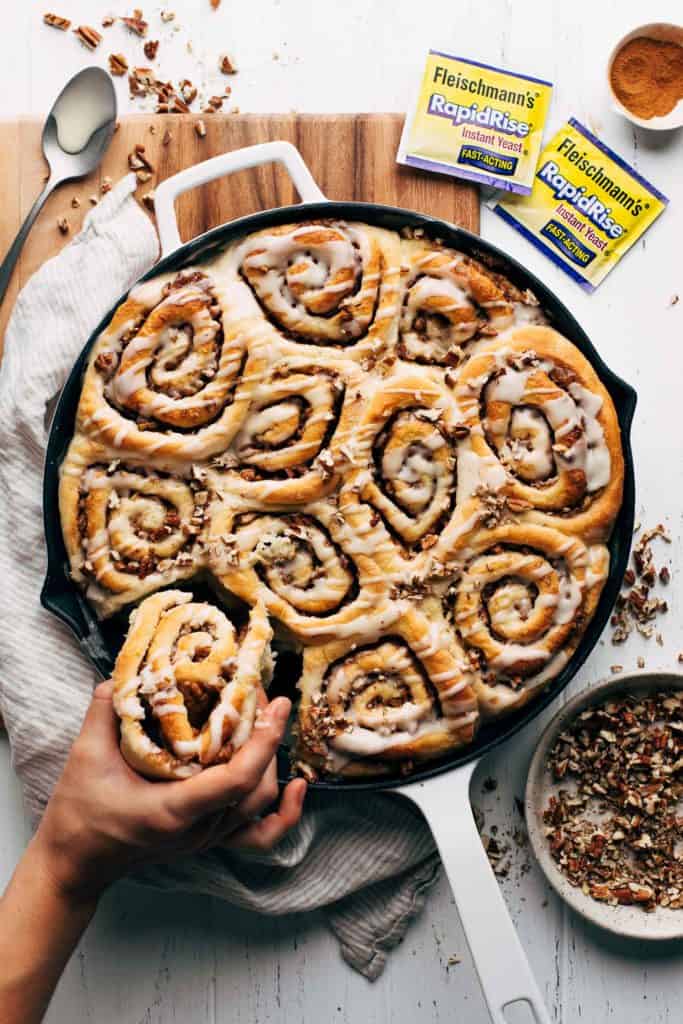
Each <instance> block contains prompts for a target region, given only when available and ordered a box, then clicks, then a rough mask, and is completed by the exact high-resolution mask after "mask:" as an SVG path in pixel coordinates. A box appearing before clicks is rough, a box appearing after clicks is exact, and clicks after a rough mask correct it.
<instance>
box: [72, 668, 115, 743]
mask: <svg viewBox="0 0 683 1024" xmlns="http://www.w3.org/2000/svg"><path fill="white" fill-rule="evenodd" d="M113 693H114V684H113V682H112V680H111V679H107V681H106V682H104V683H100V684H99V685H98V686H96V687H95V689H94V691H93V695H92V700H91V701H90V706H89V708H88V710H87V711H86V714H85V718H84V719H83V725H82V726H81V735H87V736H90V737H91V738H92V739H94V740H95V741H100V742H108V743H111V742H112V740H113V741H114V742H115V743H118V726H117V720H116V713H115V711H114V705H113V703H112V695H113Z"/></svg>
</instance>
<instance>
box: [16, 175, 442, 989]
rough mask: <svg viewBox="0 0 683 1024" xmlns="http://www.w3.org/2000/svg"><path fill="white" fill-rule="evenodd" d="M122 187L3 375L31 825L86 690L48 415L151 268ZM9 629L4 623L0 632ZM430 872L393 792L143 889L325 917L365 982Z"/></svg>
mask: <svg viewBox="0 0 683 1024" xmlns="http://www.w3.org/2000/svg"><path fill="white" fill-rule="evenodd" d="M134 188H135V179H134V177H133V176H132V175H131V176H129V177H128V178H126V179H125V180H124V181H122V182H121V183H120V184H119V185H118V186H117V187H116V188H115V189H113V190H112V191H111V192H110V193H109V195H108V196H107V197H106V198H105V199H104V200H103V201H102V202H101V203H100V204H99V205H98V206H97V207H96V208H95V209H94V210H93V211H92V212H91V213H90V214H89V215H88V217H87V218H86V221H85V224H84V227H83V230H82V232H81V233H80V234H79V235H78V236H77V237H76V238H74V240H73V241H72V242H71V244H70V245H68V246H67V247H66V248H65V249H64V250H63V251H62V252H61V253H60V254H59V256H57V257H56V258H55V259H52V260H50V261H49V262H47V263H46V264H45V265H44V266H43V267H42V268H41V269H40V270H39V271H38V273H37V274H36V275H35V276H34V277H33V278H32V279H31V280H30V281H29V283H28V284H27V285H26V287H25V288H24V290H23V291H22V293H21V295H20V296H19V298H18V300H17V303H16V306H15V309H14V312H13V314H12V319H11V321H10V324H9V327H8V329H7V334H6V339H5V357H4V361H3V364H2V368H1V369H0V455H1V458H0V480H1V481H2V493H3V495H4V496H10V495H11V499H9V500H8V499H7V497H5V498H4V499H3V501H2V502H1V503H0V573H2V579H3V586H2V587H0V621H2V622H3V623H4V624H5V625H4V628H3V629H2V631H0V715H2V717H3V718H4V720H5V724H6V727H7V730H8V733H9V737H10V741H11V745H12V754H13V763H14V766H15V768H16V771H17V773H18V775H19V777H20V779H21V782H22V785H23V790H24V795H25V798H26V803H27V806H28V809H29V811H30V813H31V815H32V816H33V817H34V818H35V817H38V816H39V815H40V813H41V811H42V809H43V807H44V806H45V803H46V801H47V799H48V797H49V795H50V792H51V791H52V788H53V786H54V783H55V781H56V779H57V776H58V774H59V772H60V770H61V767H62V764H63V762H64V759H65V757H66V754H67V751H68V749H69V746H70V744H71V742H72V740H73V738H74V736H75V735H76V733H77V732H78V729H79V727H80V723H81V720H82V717H83V714H84V712H85V709H86V707H87V704H88V702H89V699H90V693H91V689H92V686H93V684H94V683H95V681H96V680H95V675H94V672H93V669H92V668H91V666H90V665H89V663H88V662H87V661H86V660H85V658H84V656H83V654H82V653H81V651H80V650H79V648H78V646H77V644H76V643H75V641H74V640H73V638H72V637H71V635H70V634H69V633H68V631H67V630H66V628H65V627H64V626H63V625H62V624H61V623H60V622H58V621H57V620H56V619H54V618H53V617H52V616H51V615H50V614H49V613H48V612H46V611H44V609H43V608H42V607H41V605H40V601H39V595H40V589H41V586H42V582H43V577H44V574H45V549H44V540H43V526H42V470H43V455H44V448H45V441H46V428H45V420H46V404H47V403H48V402H49V401H50V399H51V398H52V397H53V396H54V394H55V392H57V391H58V390H59V388H60V387H61V386H62V385H63V383H64V380H65V378H66V375H67V373H68V371H69V369H70V368H71V365H72V364H73V362H74V360H75V358H76V356H77V355H78V352H79V350H80V349H81V347H82V345H83V344H84V342H85V341H86V339H87V338H88V336H89V335H90V333H91V332H92V331H93V330H94V328H95V327H96V326H97V324H98V323H99V321H100V320H101V318H102V317H103V316H104V315H105V313H106V312H107V310H108V309H110V308H111V307H112V305H113V304H114V303H115V302H116V301H117V300H118V299H119V297H120V295H121V294H122V293H124V292H125V291H126V290H127V289H128V288H130V286H131V285H132V284H133V282H134V281H135V280H136V279H137V278H138V277H139V276H140V275H141V274H143V273H144V272H145V271H146V270H147V269H148V268H149V267H150V266H152V265H153V263H154V261H155V260H156V258H157V251H158V248H157V240H156V235H155V233H154V231H153V229H152V226H151V224H150V222H149V220H148V219H147V217H146V216H145V215H144V213H143V212H142V211H141V210H140V209H139V207H138V206H137V203H136V202H135V200H134V198H133V196H132V192H133V190H134ZM9 624H11V626H10V625H9ZM438 870H439V860H438V855H437V854H436V851H435V847H434V843H433V840H432V837H431V834H430V832H429V830H428V828H427V826H426V824H425V822H424V820H423V819H422V817H421V815H420V813H419V812H418V811H417V810H416V809H415V808H414V807H413V806H412V804H410V803H409V802H408V801H407V800H404V799H403V798H401V797H398V796H392V795H382V794H377V795H374V794H366V793H364V794H363V796H362V799H358V798H357V797H355V796H354V795H353V794H350V795H347V794H343V793H339V794H334V793H330V794H325V793H322V794H321V793H311V794H310V795H309V798H308V800H307V804H306V809H305V814H304V817H303V820H302V821H301V823H300V825H299V827H298V828H297V829H296V830H294V832H292V833H291V834H290V835H288V836H287V837H286V838H285V839H284V840H283V841H282V842H281V843H280V844H279V845H278V846H277V848H276V849H275V850H273V851H272V852H271V853H269V854H266V855H263V854H260V855H259V856H249V855H246V854H236V853H227V852H225V851H220V850H214V851H212V852H209V853H207V854H205V855H203V856H201V857H196V858H193V859H188V860H186V861H182V862H177V863H174V864H173V865H172V866H165V867H155V868H149V869H146V870H145V871H144V872H143V873H141V874H140V875H139V876H137V877H138V880H139V881H141V882H143V883H145V884H151V885H154V886H156V887H159V888H163V889H184V890H189V891H192V892H200V893H208V894H211V895H213V896H218V897H220V898H221V899H225V900H228V901H230V902H232V903H236V904H239V905H240V906H242V907H248V908H250V909H251V910H255V911H259V912H261V913H265V914H288V913H292V912H295V911H308V910H313V909H315V908H320V907H322V908H325V910H326V913H327V917H328V920H329V923H330V927H331V928H332V929H333V931H334V932H335V934H336V935H337V937H338V939H339V942H340V946H341V950H342V953H343V955H344V957H345V958H346V960H347V961H348V962H349V963H350V964H351V965H352V966H353V967H355V968H356V969H357V970H359V971H361V972H362V973H363V974H364V975H365V976H366V977H368V978H372V979H374V978H376V977H378V975H379V974H380V973H381V971H382V968H383V966H384V963H385V959H386V954H387V952H388V951H389V950H390V949H391V948H392V947H393V946H395V945H396V944H397V943H398V942H399V941H400V940H401V938H402V937H403V935H404V933H405V930H406V928H407V927H408V924H409V922H410V920H411V919H412V917H413V916H414V915H415V914H416V913H417V912H418V911H419V910H420V908H421V907H422V906H423V904H424V901H425V898H426V895H427V892H428V891H429V889H430V887H431V886H432V885H433V883H434V881H435V879H436V876H437V873H438Z"/></svg>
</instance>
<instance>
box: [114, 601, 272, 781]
mask: <svg viewBox="0 0 683 1024" xmlns="http://www.w3.org/2000/svg"><path fill="white" fill-rule="evenodd" d="M271 637H272V630H271V628H270V625H269V623H268V618H267V616H266V614H265V612H264V611H263V609H262V608H261V607H256V608H254V609H253V610H252V612H251V615H250V616H249V622H248V624H247V625H246V627H245V628H244V630H242V631H241V632H238V631H237V630H236V629H235V627H234V625H233V624H232V622H230V620H229V619H228V618H227V616H226V615H225V614H224V612H222V611H221V610H220V609H219V608H215V607H214V606H213V605H210V604H206V603H205V602H195V601H193V600H192V595H191V594H188V593H184V592H183V591H180V590H166V591H164V592H163V593H161V594H155V595H154V596H153V597H148V598H147V599H146V600H145V601H143V602H142V604H141V605H140V607H139V608H137V609H136V610H135V611H134V612H133V613H132V614H131V621H130V629H129V631H128V636H127V638H126V641H125V643H124V645H123V647H122V648H121V651H120V653H119V656H118V658H117V659H116V666H115V668H114V674H113V679H114V708H115V710H116V712H117V714H118V715H119V718H120V720H121V752H122V754H123V756H124V757H125V758H126V760H127V761H128V763H129V764H130V765H131V767H133V768H135V769H136V771H138V772H140V774H142V775H146V776H148V777H149V778H157V779H182V778H187V777H188V776H190V775H194V774H196V773H197V772H199V771H201V770H202V769H203V768H206V767H208V766H209V765H213V764H220V763H223V762H226V761H229V760H230V758H231V757H232V755H233V754H234V753H235V752H236V751H237V750H239V748H240V747H241V746H242V745H243V744H244V743H245V742H246V740H247V739H248V738H249V736H250V734H251V730H252V726H253V724H254V718H255V715H256V707H257V701H258V693H259V689H260V687H261V686H262V685H267V684H268V682H269V681H270V678H271V675H272V658H271V653H270V640H271Z"/></svg>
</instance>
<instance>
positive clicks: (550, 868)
mask: <svg viewBox="0 0 683 1024" xmlns="http://www.w3.org/2000/svg"><path fill="white" fill-rule="evenodd" d="M647 690H683V675H678V674H676V673H673V672H636V673H634V674H633V675H628V676H620V677H619V678H618V679H610V680H608V681H607V682H604V683H599V684H598V685H597V686H590V687H588V689H586V690H582V692H581V693H579V694H577V696H576V697H574V698H572V700H570V701H568V702H567V704H565V705H564V707H563V708H562V709H561V710H560V711H558V713H557V714H556V715H555V717H554V718H553V719H552V721H551V722H550V724H549V725H548V727H547V728H546V730H545V732H544V733H543V735H542V736H541V739H540V741H539V743H538V746H537V747H536V750H535V751H534V756H533V758H532V759H531V765H530V767H529V777H528V779H527V784H526V794H525V801H524V811H525V815H526V824H527V829H528V832H529V841H530V843H531V848H532V849H533V851H534V854H535V856H536V859H537V861H538V863H539V864H540V866H541V868H542V869H543V871H544V873H545V876H546V878H547V879H548V881H549V882H550V884H551V885H552V887H553V888H554V889H555V891H556V892H557V894H558V895H559V896H561V897H562V899H563V900H565V902H566V903H568V904H569V906H570V907H571V908H572V909H573V910H575V911H576V912H577V913H578V914H581V916H582V917H585V918H586V919H587V920H588V921H591V922H592V923H593V924H597V925H599V926H600V927H601V928H606V929H607V930H608V931H610V932H614V933H615V934H616V935H620V936H625V937H628V938H633V939H651V940H658V941H661V940H663V939H682V938H683V910H669V909H667V908H666V907H657V909H656V910H654V911H652V912H651V913H647V912H646V911H644V910H641V909H640V907H637V906H636V907H634V906H618V907H611V906H608V905H607V904H606V903H600V902H599V901H598V900H594V899H592V897H590V896H586V894H585V893H584V892H582V891H581V889H578V888H576V887H575V886H573V885H570V884H569V882H568V880H567V879H566V878H565V876H564V875H563V874H562V872H561V871H560V869H559V868H558V866H557V864H556V863H555V861H554V860H553V858H552V855H551V853H550V846H549V844H548V840H547V839H546V837H545V836H544V834H543V827H544V826H543V809H544V807H546V806H547V804H548V798H549V797H550V795H551V794H552V793H555V792H557V790H558V789H559V785H558V784H557V782H555V781H554V779H553V777H552V774H551V772H550V771H549V769H548V768H547V767H546V762H547V760H548V755H549V753H550V751H551V750H552V747H553V744H554V743H555V740H556V739H557V736H558V734H559V733H560V732H561V731H562V730H563V729H565V728H567V726H568V725H569V724H570V723H571V722H572V721H573V719H574V718H576V716H577V715H578V714H579V713H580V712H581V711H584V710H585V709H586V708H587V707H590V706H591V705H594V704H601V703H602V702H603V701H604V700H606V699H607V698H610V697H617V696H619V695H620V694H625V693H643V692H645V691H647Z"/></svg>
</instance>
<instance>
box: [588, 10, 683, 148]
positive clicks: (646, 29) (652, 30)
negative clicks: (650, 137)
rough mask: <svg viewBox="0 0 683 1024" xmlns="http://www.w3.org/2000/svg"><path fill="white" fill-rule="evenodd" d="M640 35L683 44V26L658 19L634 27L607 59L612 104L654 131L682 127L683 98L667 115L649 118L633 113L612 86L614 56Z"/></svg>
mask: <svg viewBox="0 0 683 1024" xmlns="http://www.w3.org/2000/svg"><path fill="white" fill-rule="evenodd" d="M640 36H647V38H648V39H663V40H666V42H670V43H678V45H679V46H683V26H681V25H671V24H669V23H668V22H665V21H656V22H653V23H652V24H650V25H641V26H640V27H639V28H634V29H633V31H632V32H629V33H628V35H625V36H623V38H622V39H620V40H619V42H618V43H617V45H616V46H615V47H614V49H613V50H612V52H611V53H610V55H609V60H608V61H607V88H608V89H609V92H610V96H611V97H612V106H613V107H614V109H615V110H616V112H617V113H618V114H621V115H622V116H623V117H625V118H627V119H628V120H629V121H631V122H633V124H637V125H639V126H640V127H641V128H651V129H653V130H654V131H662V130H663V129H667V128H680V127H681V126H683V99H680V100H679V101H678V103H677V104H676V106H675V107H674V108H673V110H672V111H670V112H669V113H668V114H667V115H666V116H665V117H649V118H647V119H645V118H642V117H636V115H635V114H633V113H631V111H630V110H629V109H628V107H625V106H624V105H623V103H621V102H620V101H619V100H618V99H617V97H616V95H615V93H614V89H613V88H612V80H611V75H612V64H613V63H614V58H615V57H616V55H617V54H618V53H619V51H620V50H621V48H622V46H624V45H625V44H626V43H630V41H631V40H632V39H638V38H639V37H640Z"/></svg>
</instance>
